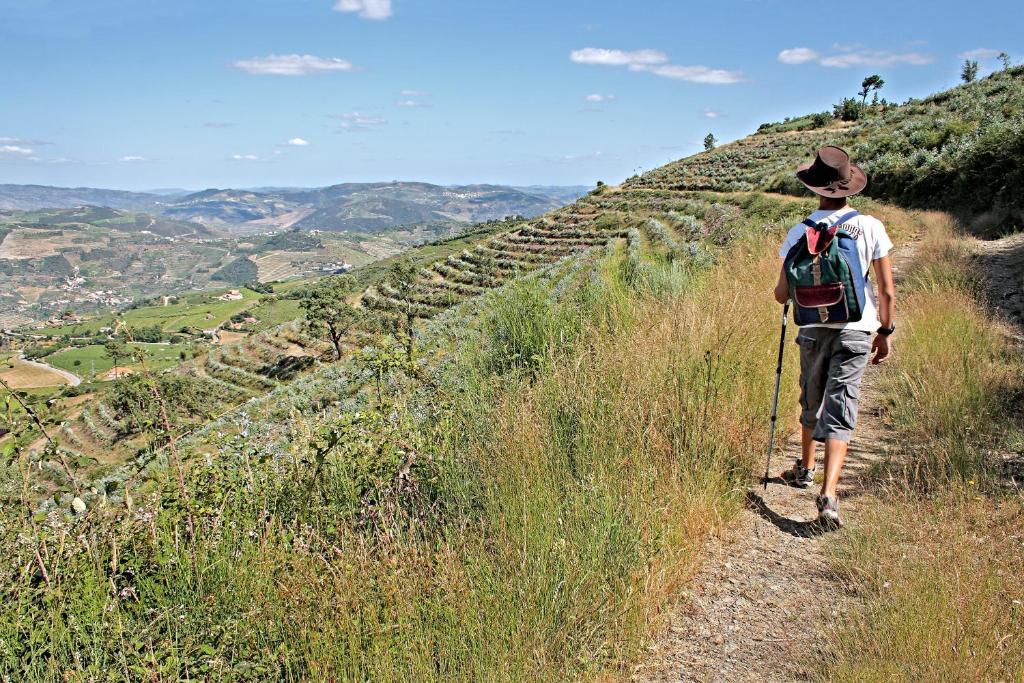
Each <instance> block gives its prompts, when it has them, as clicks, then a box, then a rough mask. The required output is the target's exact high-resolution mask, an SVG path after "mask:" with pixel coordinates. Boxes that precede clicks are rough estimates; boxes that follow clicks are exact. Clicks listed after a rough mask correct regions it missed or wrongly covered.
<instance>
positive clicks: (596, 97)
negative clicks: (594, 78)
mask: <svg viewBox="0 0 1024 683" xmlns="http://www.w3.org/2000/svg"><path fill="white" fill-rule="evenodd" d="M583 99H584V100H585V101H587V102H612V101H614V100H615V95H611V94H609V95H602V94H601V93H598V92H596V93H593V94H591V95H587V96H586V97H584V98H583Z"/></svg>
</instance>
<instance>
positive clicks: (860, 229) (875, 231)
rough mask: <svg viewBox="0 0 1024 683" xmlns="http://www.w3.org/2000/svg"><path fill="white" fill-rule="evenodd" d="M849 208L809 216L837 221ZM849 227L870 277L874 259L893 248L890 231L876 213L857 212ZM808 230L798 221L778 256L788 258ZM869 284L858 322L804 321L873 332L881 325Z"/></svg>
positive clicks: (813, 218)
mask: <svg viewBox="0 0 1024 683" xmlns="http://www.w3.org/2000/svg"><path fill="white" fill-rule="evenodd" d="M850 211H853V209H852V208H851V207H849V206H846V207H843V208H842V209H839V210H838V211H815V212H814V213H812V214H811V215H810V216H809V218H810V219H811V220H812V221H814V222H815V223H825V224H826V225H834V224H835V222H836V221H837V220H839V219H840V218H842V217H843V215H845V214H847V213H849V212H850ZM846 227H847V228H848V229H849V230H850V232H851V234H853V236H854V237H855V239H856V241H857V254H858V256H860V267H861V269H862V270H863V271H864V275H865V278H867V277H870V276H871V275H873V273H872V272H871V262H872V261H877V260H878V259H880V258H882V257H884V256H886V255H887V254H888V253H889V250H890V249H892V240H890V239H889V235H888V234H886V232H885V226H884V225H882V221H880V220H878V219H877V218H875V217H873V216H865V215H860V216H857V217H856V218H853V219H851V220H849V221H847V222H846ZM806 230H807V226H806V225H804V224H803V223H798V224H797V225H794V226H793V227H792V228H790V230H789V233H788V234H787V235H786V241H785V242H783V243H782V248H781V249H780V250H779V256H781V257H782V258H786V255H787V254H789V250H790V249H792V248H793V247H794V246H795V245H796V243H797V242H799V241H800V238H801V237H803V235H804V231H806ZM858 233H859V234H858ZM866 288H867V296H866V297H865V301H864V313H863V315H862V316H861V319H860V320H858V321H857V322H855V323H824V324H822V323H817V324H811V325H805V326H804V327H831V328H833V329H842V328H846V329H849V330H863V331H865V332H874V331H875V330H877V329H878V327H879V322H878V302H877V299H876V298H875V290H874V288H873V287H872V286H871V281H870V280H868V282H867V285H866Z"/></svg>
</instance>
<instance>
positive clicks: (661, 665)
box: [635, 342, 889, 683]
mask: <svg viewBox="0 0 1024 683" xmlns="http://www.w3.org/2000/svg"><path fill="white" fill-rule="evenodd" d="M790 343H792V342H790ZM788 351H790V352H792V349H788ZM875 371H876V368H873V367H870V366H869V368H868V372H867V373H866V374H865V379H864V391H863V396H864V399H863V401H862V404H861V406H862V407H861V414H860V419H859V422H858V424H857V430H856V432H855V433H854V437H853V439H852V441H851V443H850V452H849V455H848V456H847V461H846V466H845V467H844V468H843V475H844V476H843V478H842V480H841V482H840V491H839V497H840V509H841V511H842V513H843V517H844V519H845V521H846V523H847V524H854V525H855V524H856V523H857V515H858V512H859V507H860V506H859V503H860V500H859V499H860V498H861V496H862V494H863V493H864V490H865V486H864V484H865V479H864V477H863V473H864V472H865V471H866V470H867V469H868V468H869V467H870V466H871V465H872V464H873V463H875V462H877V461H879V460H884V459H885V458H886V457H888V456H887V453H888V450H889V449H888V447H887V445H886V444H885V443H883V441H882V440H881V435H882V434H883V433H884V432H883V430H882V429H881V425H880V419H879V408H878V404H877V403H876V402H875V400H874V395H875V391H874V386H873V385H874V384H875V382H876V380H877V375H876V372H875ZM799 453H800V444H799V440H791V441H790V442H789V443H788V445H787V447H786V449H785V455H784V456H781V457H780V456H776V457H775V459H774V461H773V467H772V473H773V475H778V473H779V472H781V471H782V470H783V469H786V468H788V467H790V466H792V464H793V461H794V459H795V458H796V457H797V456H798V455H799ZM818 460H819V469H820V461H821V455H820V452H819V457H818ZM816 492H817V491H816V487H814V488H811V489H807V490H802V489H796V488H791V487H789V486H787V485H786V484H784V483H782V481H781V480H780V479H778V478H777V477H776V478H775V479H773V480H772V481H771V482H770V483H769V485H768V490H767V492H764V491H762V488H761V487H760V486H758V487H756V488H755V489H754V490H753V491H750V492H748V494H747V506H746V507H745V509H744V510H743V511H742V512H741V513H740V515H739V516H738V518H737V519H736V520H735V521H734V523H733V524H732V525H731V527H730V528H729V529H728V530H727V531H726V533H725V535H724V536H723V537H721V538H715V539H712V540H711V541H710V542H709V543H708V545H707V546H706V548H705V561H704V568H703V569H702V570H701V571H700V572H699V573H698V574H697V576H696V577H695V579H694V580H693V582H692V583H691V584H690V586H689V588H688V590H687V591H686V593H685V594H684V595H683V596H682V597H683V600H682V603H681V605H680V606H679V607H677V608H676V610H675V612H674V613H673V615H672V618H671V625H670V628H669V631H668V635H667V637H666V638H665V639H664V640H663V641H661V642H660V643H659V644H658V646H657V647H656V649H655V650H654V652H653V653H652V655H651V657H650V658H649V660H648V664H647V665H646V666H644V667H642V668H641V669H640V670H639V671H638V672H637V674H636V676H635V679H636V680H641V681H650V682H658V683H661V682H663V681H791V680H801V679H804V678H806V676H807V672H805V671H804V670H803V668H802V664H803V663H804V662H807V661H808V660H809V659H810V657H809V656H808V655H809V654H811V653H813V652H815V651H816V650H818V649H819V648H820V647H821V645H822V640H821V634H820V632H819V627H820V625H821V624H822V623H824V621H825V617H828V616H830V612H832V610H835V611H839V610H843V609H845V608H846V606H847V603H848V602H849V601H850V600H851V599H852V597H851V596H850V595H849V594H848V593H847V592H846V591H845V590H844V589H843V587H842V586H841V585H839V584H838V582H837V581H836V580H835V577H834V575H833V574H832V573H831V572H830V570H829V567H828V563H827V561H826V557H825V548H826V544H828V543H830V542H831V539H832V537H833V534H831V533H822V532H821V530H820V529H819V528H818V526H817V524H816V523H815V522H814V520H815V518H816V517H817V512H816V510H815V506H814V497H815V494H816ZM840 533H841V532H840Z"/></svg>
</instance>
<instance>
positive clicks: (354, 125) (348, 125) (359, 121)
mask: <svg viewBox="0 0 1024 683" xmlns="http://www.w3.org/2000/svg"><path fill="white" fill-rule="evenodd" d="M333 118H336V119H341V126H340V129H341V130H344V131H348V132H361V131H369V130H372V129H373V127H374V126H383V125H384V124H385V123H387V122H388V120H387V119H385V118H383V117H380V116H370V115H367V114H360V113H359V112H357V111H354V112H350V113H348V114H339V115H337V116H335V117H333Z"/></svg>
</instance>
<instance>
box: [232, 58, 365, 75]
mask: <svg viewBox="0 0 1024 683" xmlns="http://www.w3.org/2000/svg"><path fill="white" fill-rule="evenodd" d="M231 66H233V67H234V68H236V69H240V70H241V71H245V72H248V73H251V74H255V75H257V76H306V75H308V74H317V73H328V72H331V71H352V70H353V69H354V68H355V67H354V66H353V65H352V62H349V61H347V60H344V59H339V58H337V57H316V56H314V55H294V54H293V55H268V56H266V57H253V58H252V59H240V60H238V61H237V62H234V63H233V64H232V65H231Z"/></svg>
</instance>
